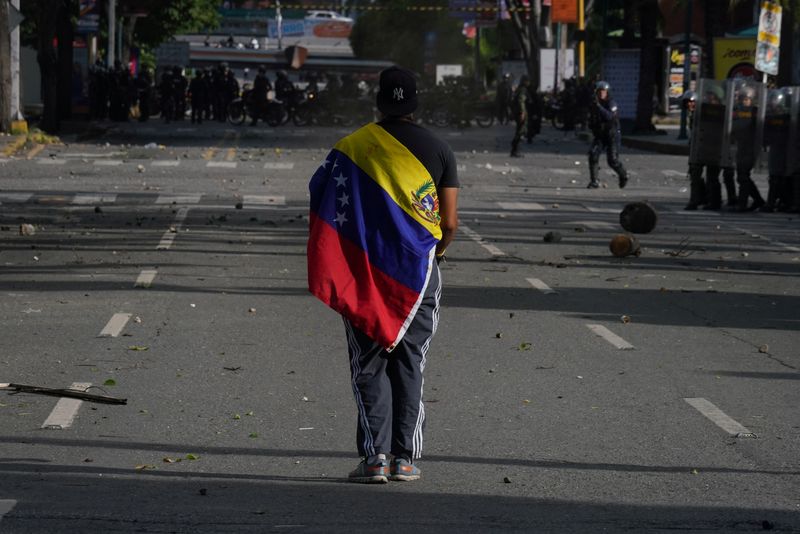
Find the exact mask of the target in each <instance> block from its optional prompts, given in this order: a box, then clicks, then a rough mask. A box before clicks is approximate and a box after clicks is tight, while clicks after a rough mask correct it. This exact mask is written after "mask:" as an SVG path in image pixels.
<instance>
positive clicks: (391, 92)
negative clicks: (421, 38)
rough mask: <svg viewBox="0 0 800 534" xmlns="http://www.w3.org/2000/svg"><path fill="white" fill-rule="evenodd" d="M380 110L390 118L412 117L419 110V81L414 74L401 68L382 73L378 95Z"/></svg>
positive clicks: (386, 70)
mask: <svg viewBox="0 0 800 534" xmlns="http://www.w3.org/2000/svg"><path fill="white" fill-rule="evenodd" d="M376 100H377V102H376V103H377V105H378V110H379V111H380V112H381V113H383V114H384V115H387V116H390V117H400V116H403V115H410V114H412V113H414V111H415V110H416V109H417V103H418V102H417V80H416V78H415V77H414V73H413V72H411V71H410V70H407V69H404V68H401V67H389V68H388V69H385V70H384V71H382V72H381V80H380V84H379V87H378V95H377V99H376Z"/></svg>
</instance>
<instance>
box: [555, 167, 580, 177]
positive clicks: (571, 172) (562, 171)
mask: <svg viewBox="0 0 800 534" xmlns="http://www.w3.org/2000/svg"><path fill="white" fill-rule="evenodd" d="M550 170H551V171H553V172H554V173H555V174H561V175H563V176H580V175H581V172H580V171H579V170H576V169H550Z"/></svg>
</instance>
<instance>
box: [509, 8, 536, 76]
mask: <svg viewBox="0 0 800 534" xmlns="http://www.w3.org/2000/svg"><path fill="white" fill-rule="evenodd" d="M534 4H535V6H536V7H534V8H532V9H531V11H529V12H528V11H521V9H522V8H523V7H524V5H523V3H522V1H521V0H509V2H508V6H509V7H512V8H515V10H514V11H511V12H510V15H511V25H512V27H513V28H514V35H516V37H517V41H518V42H519V45H520V49H521V50H522V57H523V59H524V60H525V65H526V66H527V69H528V77H529V78H530V80H531V85H532V86H533V87H535V88H537V89H538V88H539V20H540V11H539V8H538V5H539V3H538V2H535V3H534Z"/></svg>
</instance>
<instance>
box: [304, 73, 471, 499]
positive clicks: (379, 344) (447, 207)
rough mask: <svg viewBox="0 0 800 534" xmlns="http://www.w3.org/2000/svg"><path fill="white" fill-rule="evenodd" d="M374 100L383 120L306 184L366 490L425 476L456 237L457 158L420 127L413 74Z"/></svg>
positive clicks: (312, 238) (315, 265)
mask: <svg viewBox="0 0 800 534" xmlns="http://www.w3.org/2000/svg"><path fill="white" fill-rule="evenodd" d="M376 100H377V107H378V110H379V111H380V113H381V115H382V118H381V120H380V122H378V123H370V124H367V125H366V126H364V127H362V128H360V129H359V130H357V131H356V132H354V133H352V134H351V135H349V136H347V137H345V138H344V139H342V140H340V141H339V142H338V143H337V144H336V146H335V147H334V149H333V150H332V151H331V152H330V154H329V155H328V157H327V158H326V160H325V162H324V163H323V164H322V166H321V167H320V168H319V170H317V172H316V173H315V174H314V176H313V177H312V179H311V183H310V184H309V189H310V192H311V214H310V232H309V241H308V285H309V290H310V291H311V293H312V294H313V295H314V296H316V297H317V298H319V299H320V300H321V301H322V302H324V303H325V304H327V305H328V306H330V307H331V308H333V309H334V310H336V311H337V312H339V313H340V314H341V315H342V318H343V319H344V325H345V332H346V334H347V344H348V352H349V356H350V371H351V377H352V385H353V393H354V396H355V400H356V407H357V410H358V418H357V422H358V424H357V430H356V444H357V448H358V452H359V455H360V456H361V457H362V462H361V463H360V464H359V465H358V466H357V468H356V469H355V470H354V471H353V472H351V473H350V475H349V480H350V481H352V482H361V483H385V482H387V481H388V480H400V481H410V480H416V479H418V478H420V475H421V472H420V469H419V468H418V467H417V466H416V465H415V464H414V461H415V460H416V459H418V458H419V457H420V456H421V453H422V445H423V429H424V427H425V408H424V405H423V402H422V392H423V382H424V381H423V376H422V375H423V371H424V369H425V363H426V358H427V353H428V348H429V346H430V342H431V339H432V338H433V335H434V333H435V332H436V327H437V323H438V321H439V298H440V296H441V278H440V272H439V266H438V265H439V263H440V262H442V261H444V254H445V249H446V248H447V246H448V245H449V244H450V242H451V241H452V240H453V237H454V235H455V232H456V229H457V227H458V215H457V201H458V187H459V182H458V176H457V172H456V161H455V156H454V155H453V152H452V150H451V149H450V147H448V146H447V144H446V143H445V142H443V141H442V140H440V139H439V138H438V137H436V136H435V135H434V134H433V133H431V132H430V131H428V130H426V129H425V128H423V127H421V126H419V125H417V124H416V123H415V121H414V117H413V113H414V111H415V110H416V108H417V85H416V79H415V77H414V74H413V73H412V72H410V71H408V70H405V69H402V68H398V67H391V68H389V69H386V70H384V71H383V72H382V73H381V76H380V87H379V91H378V94H377V98H376Z"/></svg>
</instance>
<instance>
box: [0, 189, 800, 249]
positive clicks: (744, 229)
mask: <svg viewBox="0 0 800 534" xmlns="http://www.w3.org/2000/svg"><path fill="white" fill-rule="evenodd" d="M0 198H2V197H0ZM731 228H733V229H734V230H736V231H737V232H742V233H743V234H748V235H750V236H752V237H754V238H755V239H761V240H762V241H766V242H767V243H769V244H770V245H775V246H776V247H781V248H785V249H786V250H788V251H789V252H800V247H795V246H793V245H789V244H787V243H783V242H782V241H776V240H775V239H770V238H769V237H767V236H763V235H760V234H756V233H754V232H751V231H750V230H747V229H746V228H739V227H738V226H731Z"/></svg>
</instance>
